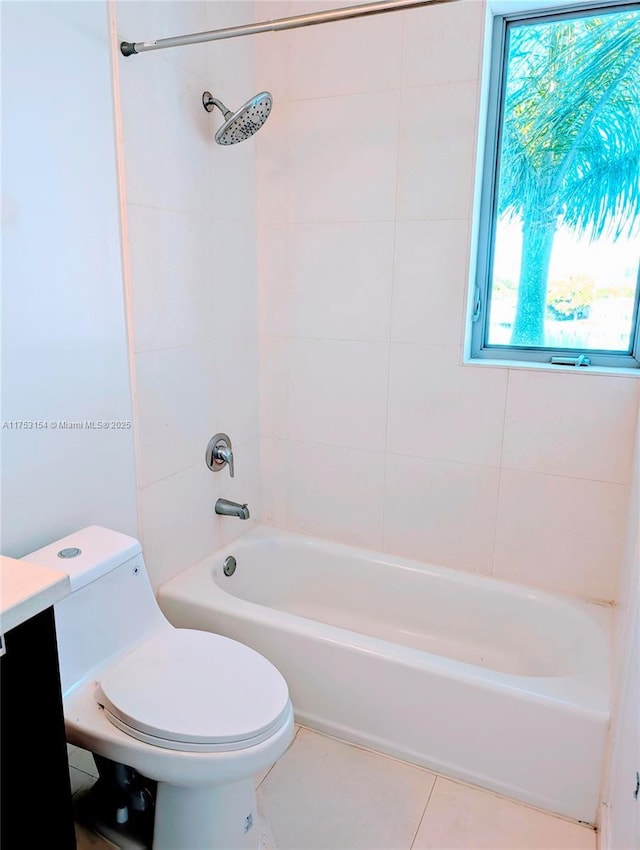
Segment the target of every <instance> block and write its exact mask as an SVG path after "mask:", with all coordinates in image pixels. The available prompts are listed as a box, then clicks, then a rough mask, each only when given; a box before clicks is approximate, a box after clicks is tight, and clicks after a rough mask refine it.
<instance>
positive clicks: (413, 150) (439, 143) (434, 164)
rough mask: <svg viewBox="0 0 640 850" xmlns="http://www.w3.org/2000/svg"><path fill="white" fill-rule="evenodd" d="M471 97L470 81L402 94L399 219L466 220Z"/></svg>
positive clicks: (472, 114)
mask: <svg viewBox="0 0 640 850" xmlns="http://www.w3.org/2000/svg"><path fill="white" fill-rule="evenodd" d="M477 92H478V85H477V83H476V82H474V81H471V82H460V83H446V84H442V85H437V86H426V87H422V88H410V89H404V90H403V92H402V106H401V110H400V135H399V148H400V151H399V158H398V218H399V219H401V220H402V219H450V218H453V219H467V218H468V217H469V215H470V213H471V195H472V179H473V169H474V163H475V137H476V121H477ZM371 173H374V172H371Z"/></svg>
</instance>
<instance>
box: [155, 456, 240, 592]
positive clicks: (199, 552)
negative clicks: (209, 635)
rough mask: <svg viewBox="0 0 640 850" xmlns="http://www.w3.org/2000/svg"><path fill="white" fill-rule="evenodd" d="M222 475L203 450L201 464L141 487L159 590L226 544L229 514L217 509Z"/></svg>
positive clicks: (156, 585)
mask: <svg viewBox="0 0 640 850" xmlns="http://www.w3.org/2000/svg"><path fill="white" fill-rule="evenodd" d="M222 475H223V473H214V472H211V470H209V469H207V466H206V464H205V462H204V455H203V460H202V462H201V463H198V464H197V465H196V466H192V467H190V468H189V469H186V470H183V471H181V472H179V473H177V474H176V475H172V476H171V477H170V478H164V479H163V480H162V481H158V482H157V483H155V484H152V485H150V486H149V487H145V488H143V489H142V490H141V491H140V495H139V498H140V508H141V514H142V545H143V549H144V558H145V564H146V566H147V570H148V572H149V576H150V578H151V583H152V585H153V587H154V589H157V588H158V587H159V586H160V585H161V584H164V582H166V581H169V579H170V578H173V576H175V575H177V574H178V573H180V572H182V571H183V570H186V569H187V568H188V567H190V566H192V565H193V564H196V563H197V562H198V561H201V560H202V559H203V558H206V557H207V555H209V554H210V553H211V552H213V551H215V550H216V549H217V548H219V547H220V546H222V542H223V539H224V533H223V528H222V520H223V519H224V518H223V517H219V516H216V514H215V502H216V499H217V498H218V496H220V495H221V485H222V483H223V481H222ZM239 521H240V520H239Z"/></svg>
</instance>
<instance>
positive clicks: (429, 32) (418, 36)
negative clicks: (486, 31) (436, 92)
mask: <svg viewBox="0 0 640 850" xmlns="http://www.w3.org/2000/svg"><path fill="white" fill-rule="evenodd" d="M484 5H485V4H484V2H481V0H458V2H457V3H445V4H443V5H442V6H428V7H426V8H423V9H411V10H409V11H407V12H405V13H404V14H405V26H404V44H403V55H402V62H403V67H402V84H403V86H428V85H434V84H435V83H449V82H454V81H458V80H474V79H476V78H477V77H478V75H479V71H480V53H481V48H482V35H483V28H484Z"/></svg>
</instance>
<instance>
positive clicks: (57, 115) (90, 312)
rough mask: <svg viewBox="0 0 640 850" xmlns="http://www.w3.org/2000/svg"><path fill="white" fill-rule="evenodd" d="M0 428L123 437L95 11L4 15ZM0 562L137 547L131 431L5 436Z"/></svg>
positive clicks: (115, 232) (69, 7)
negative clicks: (87, 533)
mask: <svg viewBox="0 0 640 850" xmlns="http://www.w3.org/2000/svg"><path fill="white" fill-rule="evenodd" d="M2 125H3V129H2V192H3V199H2V200H3V204H2V420H3V421H5V422H9V421H11V420H21V421H43V422H47V423H50V422H51V421H54V422H55V423H56V424H57V422H58V420H63V421H78V422H84V421H85V420H100V421H108V422H111V421H124V422H127V421H129V422H130V421H131V419H132V415H131V401H130V391H129V375H128V362H127V344H126V336H125V318H124V309H123V296H122V274H121V259H120V240H119V225H118V204H117V183H116V168H115V149H114V125H113V100H112V93H111V79H110V53H109V39H108V27H107V15H106V7H105V4H103V3H58V2H56V3H33V2H29V3H24V2H3V3H2ZM1 436H2V552H3V553H6V554H7V555H12V556H20V555H23V554H25V553H26V552H28V551H31V550H33V549H35V548H38V547H40V546H42V545H44V544H45V543H47V542H50V541H51V540H54V539H56V538H58V537H60V536H62V535H65V534H68V533H70V532H72V531H73V530H75V529H77V528H80V527H83V526H84V525H88V524H91V523H100V524H103V525H107V526H111V527H113V528H115V529H118V530H119V531H123V532H126V533H129V534H136V532H137V525H136V509H135V479H134V452H133V439H132V432H131V430H90V429H83V430H70V429H64V428H58V429H56V430H54V429H53V428H51V427H49V428H47V429H42V430H25V429H20V430H16V429H13V430H12V429H10V428H8V427H7V428H3V430H2V432H1Z"/></svg>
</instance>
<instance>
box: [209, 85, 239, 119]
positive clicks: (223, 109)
mask: <svg viewBox="0 0 640 850" xmlns="http://www.w3.org/2000/svg"><path fill="white" fill-rule="evenodd" d="M202 105H203V106H204V108H205V109H206V110H207V112H213V107H214V106H217V107H218V109H219V110H220V112H222V114H223V115H224V118H225V121H226V120H227V118H229V116H231V115H233V112H232V110H231V109H229V108H228V107H226V106H225V105H224V103H223V102H222V101H221V100H218V98H217V97H214V96H213V95H212V94H211V92H208V91H206V92H204V94H203V95H202Z"/></svg>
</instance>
